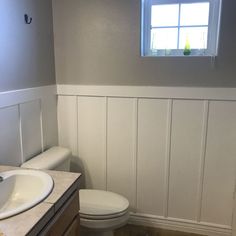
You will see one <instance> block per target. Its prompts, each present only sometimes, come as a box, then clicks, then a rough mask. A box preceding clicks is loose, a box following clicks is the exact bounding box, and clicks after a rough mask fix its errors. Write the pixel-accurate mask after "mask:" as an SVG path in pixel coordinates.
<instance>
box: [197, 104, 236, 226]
mask: <svg viewBox="0 0 236 236" xmlns="http://www.w3.org/2000/svg"><path fill="white" fill-rule="evenodd" d="M235 160H236V102H230V101H211V102H210V105H209V120H208V134H207V149H206V159H205V172H204V185H203V197H202V211H201V213H202V214H201V221H204V222H211V223H216V224H222V225H231V223H232V212H233V195H234V186H235V172H236V161H235Z"/></svg>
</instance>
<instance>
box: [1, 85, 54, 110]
mask: <svg viewBox="0 0 236 236" xmlns="http://www.w3.org/2000/svg"><path fill="white" fill-rule="evenodd" d="M54 94H56V85H48V86H42V87H35V88H27V89H21V90H11V91H6V92H0V108H4V107H8V106H13V105H16V104H21V103H25V102H29V101H32V100H36V99H41V98H44V97H47V96H51V95H54Z"/></svg>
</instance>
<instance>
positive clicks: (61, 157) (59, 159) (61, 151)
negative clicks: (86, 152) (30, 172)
mask: <svg viewBox="0 0 236 236" xmlns="http://www.w3.org/2000/svg"><path fill="white" fill-rule="evenodd" d="M70 159H71V151H70V150H69V149H67V148H63V147H52V148H50V149H48V150H47V151H45V152H42V153H41V154H39V155H37V156H35V157H33V158H32V159H30V160H28V161H26V162H25V163H23V164H22V165H21V167H23V168H32V169H44V170H60V171H69V170H70Z"/></svg>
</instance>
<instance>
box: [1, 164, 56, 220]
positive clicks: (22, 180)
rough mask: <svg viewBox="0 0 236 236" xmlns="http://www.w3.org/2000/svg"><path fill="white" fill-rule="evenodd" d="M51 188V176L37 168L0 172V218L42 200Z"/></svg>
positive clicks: (16, 212)
mask: <svg viewBox="0 0 236 236" xmlns="http://www.w3.org/2000/svg"><path fill="white" fill-rule="evenodd" d="M52 189H53V180H52V177H51V176H50V175H48V174H46V173H44V172H42V171H38V170H20V169H18V170H11V171H6V172H1V173H0V220H1V219H4V218H7V217H10V216H13V215H16V214H18V213H21V212H23V211H25V210H27V209H29V208H31V207H33V206H35V205H37V204H38V203H40V202H41V201H43V200H44V199H45V198H46V197H47V196H48V195H49V194H50V192H51V191H52Z"/></svg>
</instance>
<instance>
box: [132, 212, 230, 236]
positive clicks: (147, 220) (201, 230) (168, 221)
mask: <svg viewBox="0 0 236 236" xmlns="http://www.w3.org/2000/svg"><path fill="white" fill-rule="evenodd" d="M129 223H130V224H134V225H142V226H147V227H154V228H161V229H168V230H175V231H182V232H188V233H195V234H201V235H209V236H231V235H232V229H231V228H230V227H228V226H224V225H217V224H210V223H209V224H207V223H205V222H204V223H203V222H199V223H198V222H194V221H189V220H181V219H175V218H164V217H158V216H152V215H145V214H137V213H131V217H130V221H129Z"/></svg>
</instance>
